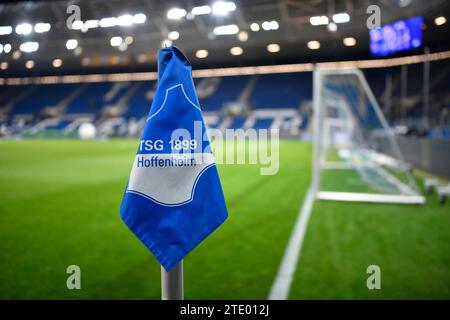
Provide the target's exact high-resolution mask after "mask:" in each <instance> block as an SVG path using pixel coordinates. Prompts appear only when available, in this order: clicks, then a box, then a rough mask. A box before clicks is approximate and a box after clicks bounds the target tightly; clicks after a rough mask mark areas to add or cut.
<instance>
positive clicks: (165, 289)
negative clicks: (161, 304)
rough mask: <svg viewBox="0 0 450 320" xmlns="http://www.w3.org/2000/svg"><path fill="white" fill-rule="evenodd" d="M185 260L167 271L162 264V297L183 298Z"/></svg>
mask: <svg viewBox="0 0 450 320" xmlns="http://www.w3.org/2000/svg"><path fill="white" fill-rule="evenodd" d="M183 291H184V290H183V260H181V261H180V262H179V263H178V264H176V265H175V266H174V267H173V268H172V270H170V271H169V272H167V271H166V270H164V268H163V267H162V266H161V299H162V300H183V299H184V292H183Z"/></svg>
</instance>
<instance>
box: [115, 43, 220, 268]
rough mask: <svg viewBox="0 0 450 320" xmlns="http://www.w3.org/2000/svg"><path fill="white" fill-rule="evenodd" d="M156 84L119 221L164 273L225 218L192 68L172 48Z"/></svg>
mask: <svg viewBox="0 0 450 320" xmlns="http://www.w3.org/2000/svg"><path fill="white" fill-rule="evenodd" d="M158 78H159V79H158V90H157V92H156V95H155V98H154V100H153V103H152V106H151V108H150V113H149V115H148V119H147V123H146V126H145V129H144V132H143V134H142V138H141V141H140V143H139V147H138V151H137V155H136V158H135V160H134V163H133V167H132V169H131V174H130V178H129V180H128V184H127V188H126V191H125V194H124V196H123V200H122V205H121V208H120V215H121V217H122V219H123V221H124V222H125V224H126V225H127V226H128V227H129V228H130V229H131V231H132V232H133V233H134V234H135V235H136V236H137V237H138V238H139V239H140V240H141V241H142V242H143V243H144V245H145V246H146V247H147V248H148V249H149V250H150V251H151V252H152V253H153V254H154V255H155V257H156V258H157V259H158V260H159V262H160V263H161V265H162V266H163V267H164V269H165V270H166V271H170V270H171V269H172V267H173V266H175V265H176V264H177V263H178V262H179V261H180V260H181V259H183V258H184V257H185V256H186V255H187V254H188V253H189V252H190V251H192V250H193V249H194V248H195V247H196V246H197V245H198V244H199V243H200V242H201V241H202V240H203V239H205V238H206V237H207V236H208V235H209V234H210V233H211V232H213V231H214V230H215V229H216V228H217V227H218V226H219V225H221V224H222V223H223V222H224V221H225V219H226V218H227V215H228V214H227V208H226V205H225V199H224V196H223V191H222V187H221V184H220V180H219V175H218V173H217V168H216V165H215V162H214V157H213V155H212V152H211V149H210V146H209V140H208V137H207V135H206V128H205V124H204V122H203V118H202V113H201V110H200V107H199V102H198V98H197V95H196V92H195V87H194V83H193V80H192V75H191V66H190V64H189V61H188V60H187V58H186V57H185V56H184V55H183V53H182V52H181V51H180V50H179V49H177V48H175V47H167V48H163V49H161V50H160V51H159V53H158Z"/></svg>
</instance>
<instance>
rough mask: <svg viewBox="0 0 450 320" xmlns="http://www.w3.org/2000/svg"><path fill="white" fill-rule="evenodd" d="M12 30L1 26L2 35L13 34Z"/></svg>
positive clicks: (0, 33) (9, 27)
mask: <svg viewBox="0 0 450 320" xmlns="http://www.w3.org/2000/svg"><path fill="white" fill-rule="evenodd" d="M12 30H13V28H12V27H11V26H0V35H7V34H11V32H12Z"/></svg>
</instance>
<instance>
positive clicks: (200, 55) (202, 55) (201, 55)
mask: <svg viewBox="0 0 450 320" xmlns="http://www.w3.org/2000/svg"><path fill="white" fill-rule="evenodd" d="M208 54H209V53H208V50H205V49H200V50H197V51H196V52H195V56H196V57H197V58H199V59H204V58H206V57H207V56H208Z"/></svg>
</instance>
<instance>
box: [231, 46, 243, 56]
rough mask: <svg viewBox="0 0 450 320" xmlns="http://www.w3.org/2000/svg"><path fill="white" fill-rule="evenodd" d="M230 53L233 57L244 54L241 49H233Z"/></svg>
mask: <svg viewBox="0 0 450 320" xmlns="http://www.w3.org/2000/svg"><path fill="white" fill-rule="evenodd" d="M230 53H231V54H232V55H233V56H240V55H241V54H243V53H244V49H242V48H241V47H233V48H231V49H230Z"/></svg>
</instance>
